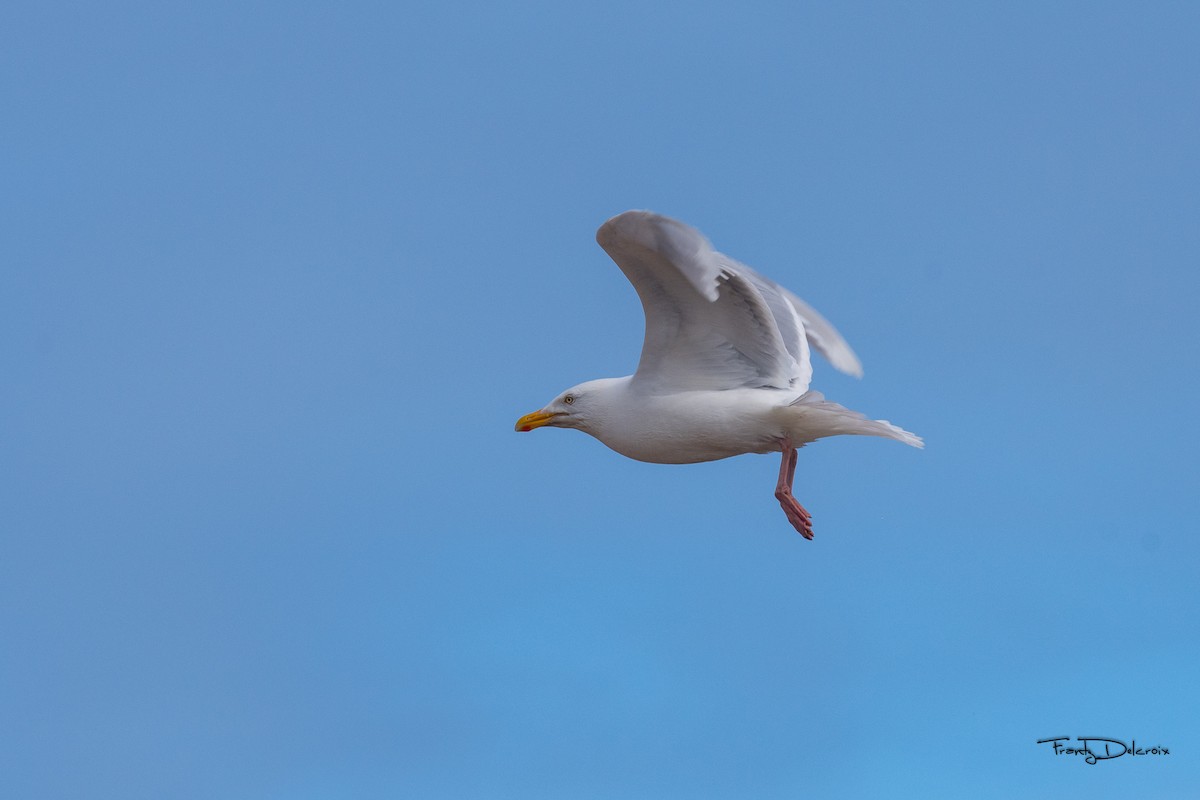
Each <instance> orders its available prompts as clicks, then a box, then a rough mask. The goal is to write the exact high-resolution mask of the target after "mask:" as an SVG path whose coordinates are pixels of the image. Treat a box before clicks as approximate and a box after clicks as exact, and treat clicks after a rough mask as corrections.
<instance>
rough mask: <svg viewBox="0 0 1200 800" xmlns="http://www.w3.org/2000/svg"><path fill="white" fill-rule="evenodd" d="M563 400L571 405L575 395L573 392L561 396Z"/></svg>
mask: <svg viewBox="0 0 1200 800" xmlns="http://www.w3.org/2000/svg"><path fill="white" fill-rule="evenodd" d="M563 402H564V403H566V404H567V405H571V404H572V403H574V402H575V395H573V394H569V395H567V396H566V397H564V398H563Z"/></svg>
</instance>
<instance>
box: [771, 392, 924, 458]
mask: <svg viewBox="0 0 1200 800" xmlns="http://www.w3.org/2000/svg"><path fill="white" fill-rule="evenodd" d="M787 409H788V411H789V412H790V413H789V416H788V420H787V423H788V428H789V430H790V431H791V433H792V441H793V442H794V443H795V444H796V445H800V444H803V443H806V442H811V441H815V440H817V439H821V438H823V437H826V436H838V435H845V434H850V435H859V436H882V437H884V438H885V439H895V440H896V441H898V442H904V443H905V444H907V445H911V446H912V447H921V448H923V447H925V442H924V441H922V439H921V437H920V436H917V435H916V434H915V433H909V432H908V431H906V430H904V429H903V428H899V427H897V426H895V425H893V424H892V423H890V422H888V421H887V420H883V419H867V418H866V417H865V416H863V415H862V414H860V413H858V412H857V411H851V410H850V409H848V408H846V407H845V406H840V405H838V404H837V403H832V402H830V401H828V400H826V399H825V395H823V394H821V393H820V392H816V391H808V392H805V393H804V394H802V395H801V396H800V397H798V398H796V399H795V400H793V401H792V402H791V404H790V405H788V406H787Z"/></svg>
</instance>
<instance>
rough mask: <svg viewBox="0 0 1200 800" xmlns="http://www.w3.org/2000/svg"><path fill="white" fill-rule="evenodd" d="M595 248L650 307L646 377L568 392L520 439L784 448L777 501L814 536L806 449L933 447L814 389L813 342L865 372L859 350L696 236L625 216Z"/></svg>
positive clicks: (673, 460)
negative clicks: (857, 440)
mask: <svg viewBox="0 0 1200 800" xmlns="http://www.w3.org/2000/svg"><path fill="white" fill-rule="evenodd" d="M596 241H597V242H599V244H600V246H601V247H603V248H604V250H605V251H606V252H607V253H608V254H609V255H610V256H611V257H612V259H613V261H615V262H617V266H619V267H620V268H621V271H622V272H624V273H625V277H626V278H628V279H629V282H630V283H632V284H633V288H634V289H636V290H637V293H638V296H639V297H640V298H641V300H642V309H643V311H644V312H645V314H646V337H645V341H644V342H643V344H642V357H641V361H640V362H639V363H638V368H637V371H636V372H634V373H633V374H632V375H627V376H625V377H624V378H601V379H599V380H594V381H587V382H586V383H581V384H579V385H578V386H573V387H571V388H570V389H567V390H566V391H565V392H563V393H562V394H560V395H558V397H556V398H554V400H553V401H551V402H550V403H549V404H548V405H546V406H545V407H544V408H542V409H541V410H539V411H534V412H533V413H531V414H526V415H525V416H523V417H521V418H520V419H519V420H517V425H516V429H517V430H518V431H531V430H533V429H534V428H540V427H543V426H552V427H558V428H577V429H579V430H581V431H583V432H584V433H588V434H591V435H592V436H594V437H596V438H597V439H599V440H600V441H601V442H603V443H604V444H605V445H607V446H608V447H610V448H612V449H613V450H615V451H617V452H618V453H620V454H621V455H623V456H627V457H629V458H633V459H636V460H638V461H648V462H652V463H656V464H692V463H696V462H699V461H716V460H717V459H721V458H728V457H730V456H736V455H741V454H743V453H774V452H781V453H782V454H783V460H782V462H781V463H780V465H779V481H778V483H777V484H776V485H775V497H776V499H778V500H779V504H780V505H781V506H782V507H783V510H784V513H785V514H787V518H788V521H789V522H791V524H792V526H793V527H795V529H796V530H797V531H799V532H800V534H801V535H803V536H804V537H805V538H806V539H811V538H812V536H813V534H812V517H811V516H810V515H809V513H808V511H807V510H805V508H804V506H802V505H800V503H799V502H798V501H797V500H796V498H795V497H794V496H793V495H792V480H793V476H794V474H795V470H796V456H797V452H796V450H797V448H799V447H803V446H804V445H806V444H808V443H809V442H812V441H815V440H817V439H820V438H822V437H825V436H835V435H838V434H862V435H868V436H883V437H886V438H889V439H895V440H897V441H900V442H904V443H905V444H909V445H912V446H913V447H923V446H924V444H923V442H922V441H921V439H920V437H918V436H915V435H914V434H911V433H909V432H908V431H905V430H901V429H900V428H898V427H896V426H895V425H892V424H891V423H890V422H886V421H883V420H870V419H867V418H866V417H864V416H863V415H862V414H859V413H858V412H855V411H851V410H850V409H848V408H844V407H842V406H840V405H838V404H837V403H831V402H829V401H827V400H826V399H825V397H824V395H822V394H821V393H820V392H816V391H812V390H810V389H809V388H808V386H809V381H810V379H811V378H812V364H811V362H810V360H809V345H812V347H813V348H815V349H816V350H817V352H819V353H821V354H822V355H824V356H825V357H826V358H827V359H829V361H830V362H831V363H832V364H833V366H834V367H836V368H837V369H839V370H841V371H842V372H845V373H849V374H851V375H855V376H858V377H861V376H862V367H861V365H860V364H859V361H858V357H857V356H855V355H854V351H852V350H851V349H850V346H849V345H848V344H846V341H845V340H844V339H843V338H842V337H841V334H839V333H838V332H837V330H835V329H834V327H833V326H832V325H830V324H829V323H828V322H826V321H825V319H824V318H823V317H822V316H821V315H820V314H818V313H817V312H816V311H814V310H813V308H812V307H811V306H809V305H808V304H807V303H805V302H804V301H803V300H801V299H800V298H799V297H797V296H796V295H794V294H792V293H791V292H789V291H788V290H787V289H785V288H783V287H782V286H780V285H778V284H776V283H775V282H773V281H771V280H768V279H767V278H764V277H763V276H762V275H759V274H758V273H757V272H755V271H754V270H752V269H750V268H749V267H747V266H746V265H744V264H739V263H738V262H736V261H734V260H733V259H731V258H729V257H728V256H724V255H722V254H721V253H718V252H716V251H715V250H713V248H712V245H711V244H710V243H709V241H708V240H707V239H706V238H704V236H703V235H702V234H701V233H700V232H699V231H697V230H696V229H695V228H692V227H690V226H688V225H685V224H683V223H682V222H678V221H677V220H673V219H670V218H668V217H664V216H661V215H659V214H654V213H651V212H649V211H626V212H625V213H624V214H619V215H617V216H615V217H613V218H612V219H610V220H609V221H608V222H606V223H604V224H603V225H601V226H600V229H599V230H598V231H597V232H596Z"/></svg>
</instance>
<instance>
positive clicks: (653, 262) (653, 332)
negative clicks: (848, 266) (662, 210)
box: [596, 211, 861, 392]
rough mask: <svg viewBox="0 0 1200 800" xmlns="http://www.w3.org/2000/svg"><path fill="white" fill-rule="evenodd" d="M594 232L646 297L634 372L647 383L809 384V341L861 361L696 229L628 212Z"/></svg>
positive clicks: (683, 386) (846, 364)
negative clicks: (642, 338) (638, 358)
mask: <svg viewBox="0 0 1200 800" xmlns="http://www.w3.org/2000/svg"><path fill="white" fill-rule="evenodd" d="M596 241H597V242H598V243H599V244H600V246H601V247H603V248H604V250H605V251H606V252H607V253H608V254H609V255H610V256H611V257H612V259H613V261H615V262H616V263H617V266H619V267H620V268H621V271H622V272H624V273H625V277H627V278H628V279H629V282H630V283H632V284H633V287H634V289H636V290H637V293H638V297H640V298H641V301H642V309H643V311H644V312H645V315H646V338H645V341H644V343H643V345H642V357H641V361H640V362H639V363H638V368H637V372H635V373H634V376H633V378H634V383H635V385H637V386H639V387H641V388H643V389H646V390H648V391H672V392H674V391H688V390H696V389H709V390H712V389H733V388H739V387H775V388H780V389H783V388H793V389H796V390H797V391H804V390H805V389H806V388H807V387H808V383H809V380H810V379H811V377H812V365H811V363H810V361H809V342H810V341H811V342H812V343H813V345H814V346H815V347H817V349H818V350H819V351H820V352H822V353H824V354H826V355H827V356H828V357H829V358H830V360H832V361H833V362H834V365H835V366H837V367H838V368H839V369H843V370H844V371H850V372H853V371H855V369H856V368H858V359H857V358H855V356H854V353H853V351H851V350H850V348H849V346H848V345H847V344H846V343H845V341H844V340H843V339H842V337H841V336H840V335H838V333H837V331H836V330H834V328H833V326H832V325H830V324H829V323H828V322H826V321H825V320H824V319H823V318H822V317H821V316H820V315H819V314H817V313H816V312H815V311H813V309H812V308H811V307H810V306H808V304H806V303H804V301H802V300H800V299H799V298H798V297H796V296H795V295H793V294H792V293H791V292H789V291H787V290H786V289H784V288H783V287H781V286H779V285H778V284H776V283H774V282H773V281H771V280H769V279H767V278H764V277H763V276H761V275H759V274H758V273H757V272H755V271H754V270H752V269H750V268H749V267H747V266H745V265H744V264H739V263H738V262H736V261H734V260H733V259H731V258H728V257H726V256H724V255H722V254H721V253H718V252H716V251H715V250H713V249H712V245H711V244H709V242H708V240H707V239H705V238H704V236H703V235H702V234H701V233H700V232H699V231H697V230H696V229H695V228H692V227H690V226H688V225H684V224H683V223H681V222H678V221H676V220H673V219H670V218H668V217H664V216H661V215H659V214H654V213H651V212H649V211H627V212H625V213H624V214H619V215H617V216H615V217H613V218H612V219H610V220H609V221H608V222H606V223H604V224H603V225H601V226H600V229H599V230H598V231H597V232H596ZM831 354H832V355H831ZM860 371H861V370H860Z"/></svg>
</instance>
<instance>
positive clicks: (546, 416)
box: [516, 411, 559, 431]
mask: <svg viewBox="0 0 1200 800" xmlns="http://www.w3.org/2000/svg"><path fill="white" fill-rule="evenodd" d="M558 414H559V412H557V411H555V412H549V411H534V412H533V413H532V414H526V415H525V416H523V417H521V418H520V419H519V420H517V427H516V429H517V430H519V431H531V430H533V429H534V428H540V427H542V426H543V425H548V424H550V420H552V419H554V418H555V417H557V416H558Z"/></svg>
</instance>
